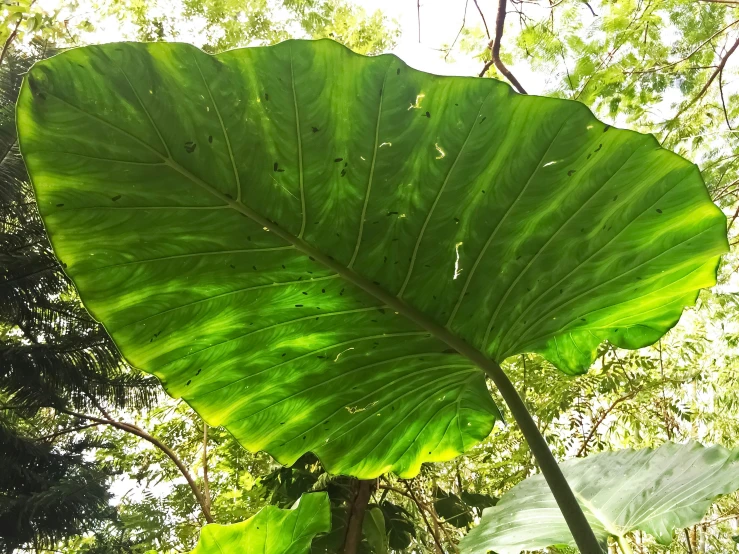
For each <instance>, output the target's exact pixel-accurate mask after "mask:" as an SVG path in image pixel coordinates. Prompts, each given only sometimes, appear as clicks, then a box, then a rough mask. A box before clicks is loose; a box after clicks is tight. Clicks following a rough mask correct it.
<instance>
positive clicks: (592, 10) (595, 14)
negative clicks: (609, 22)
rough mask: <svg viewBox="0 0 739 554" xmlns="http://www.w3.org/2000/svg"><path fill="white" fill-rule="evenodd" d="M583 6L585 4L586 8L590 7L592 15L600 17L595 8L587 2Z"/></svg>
mask: <svg viewBox="0 0 739 554" xmlns="http://www.w3.org/2000/svg"><path fill="white" fill-rule="evenodd" d="M583 4H585V5H586V6H587V7H588V9H589V10H590V13H592V14H593V17H598V14H597V13H595V10H594V9H593V6H591V5H590V4H588V3H587V2H583Z"/></svg>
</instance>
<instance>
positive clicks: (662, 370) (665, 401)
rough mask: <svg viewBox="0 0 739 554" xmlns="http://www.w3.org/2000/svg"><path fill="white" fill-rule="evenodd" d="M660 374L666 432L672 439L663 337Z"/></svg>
mask: <svg viewBox="0 0 739 554" xmlns="http://www.w3.org/2000/svg"><path fill="white" fill-rule="evenodd" d="M658 346H659V374H660V377H661V380H660V383H661V385H662V414H663V417H664V419H665V432H666V433H667V438H668V439H669V440H672V428H671V427H670V421H669V419H668V418H667V394H666V393H665V366H664V363H663V362H662V339H659V343H658Z"/></svg>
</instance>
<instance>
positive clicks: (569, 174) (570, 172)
mask: <svg viewBox="0 0 739 554" xmlns="http://www.w3.org/2000/svg"><path fill="white" fill-rule="evenodd" d="M573 173H575V170H574V169H570V170H569V171H568V172H567V176H568V177H572V174H573Z"/></svg>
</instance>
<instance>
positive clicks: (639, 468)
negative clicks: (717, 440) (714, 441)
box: [460, 442, 739, 554]
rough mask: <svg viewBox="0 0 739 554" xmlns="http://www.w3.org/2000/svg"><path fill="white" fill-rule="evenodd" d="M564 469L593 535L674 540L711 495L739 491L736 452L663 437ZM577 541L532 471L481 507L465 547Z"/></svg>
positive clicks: (516, 548) (509, 548)
mask: <svg viewBox="0 0 739 554" xmlns="http://www.w3.org/2000/svg"><path fill="white" fill-rule="evenodd" d="M561 468H562V472H563V473H564V475H565V477H566V478H567V481H568V482H569V484H570V486H571V487H572V490H573V492H574V493H575V496H576V497H577V499H578V501H579V503H580V506H581V507H582V509H583V512H584V513H585V517H587V518H588V521H589V522H590V525H591V527H592V528H593V531H595V534H596V537H598V538H599V539H601V540H602V541H603V542H604V543H605V541H606V540H607V538H608V537H609V536H610V537H625V536H626V535H627V534H628V533H631V532H634V531H637V530H639V531H644V532H646V533H649V534H650V535H652V536H653V537H654V538H655V539H657V541H658V542H660V543H661V544H670V542H671V541H672V533H673V531H674V530H675V529H679V528H681V527H687V526H689V525H693V524H695V523H698V522H699V521H700V520H701V518H702V517H703V516H704V515H705V513H706V510H708V508H709V506H710V505H711V503H712V502H713V500H714V499H715V498H716V497H717V496H720V495H722V494H727V493H730V492H733V491H735V490H737V489H739V450H737V451H730V450H727V449H726V448H723V447H721V446H712V447H703V446H702V445H700V444H698V443H695V442H689V443H687V444H674V443H666V444H664V445H662V446H661V447H659V448H657V449H644V450H631V449H628V450H618V451H615V452H605V453H602V454H596V455H594V456H589V457H587V458H579V459H573V460H568V461H566V462H564V463H563V464H561ZM552 545H571V546H574V545H575V542H574V540H573V538H572V535H571V534H570V531H569V528H568V527H567V524H566V523H565V520H564V518H563V517H562V514H561V512H560V511H559V508H558V507H557V503H556V502H555V501H554V497H553V496H552V494H551V492H550V491H549V487H548V486H547V484H546V481H545V480H544V478H543V477H542V476H541V475H534V476H532V477H529V478H528V479H526V480H525V481H523V482H521V483H519V484H518V485H516V486H515V487H513V489H511V490H510V492H508V493H507V494H505V495H504V496H503V498H502V499H501V500H500V502H498V504H497V505H496V506H495V507H493V508H487V509H486V510H485V511H484V512H483V516H482V521H481V522H480V525H478V526H477V527H475V528H474V529H472V531H470V532H469V534H468V535H467V536H466V537H465V538H464V539H463V540H462V543H461V545H460V546H461V549H462V552H463V553H470V554H472V553H479V554H484V553H485V552H488V551H489V550H494V551H495V552H497V553H498V554H511V553H518V552H521V551H522V550H537V549H540V548H545V547H547V546H552Z"/></svg>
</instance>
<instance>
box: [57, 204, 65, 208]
mask: <svg viewBox="0 0 739 554" xmlns="http://www.w3.org/2000/svg"><path fill="white" fill-rule="evenodd" d="M62 206H64V204H57V205H56V207H57V208H61V207H62Z"/></svg>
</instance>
